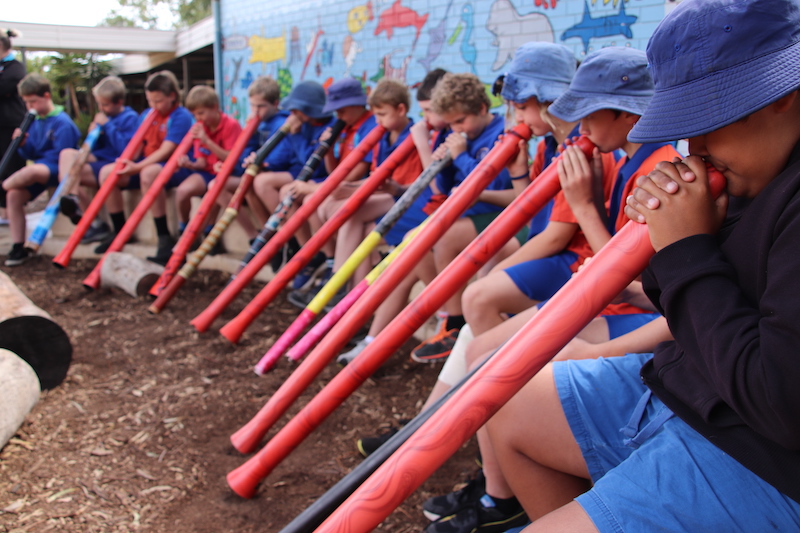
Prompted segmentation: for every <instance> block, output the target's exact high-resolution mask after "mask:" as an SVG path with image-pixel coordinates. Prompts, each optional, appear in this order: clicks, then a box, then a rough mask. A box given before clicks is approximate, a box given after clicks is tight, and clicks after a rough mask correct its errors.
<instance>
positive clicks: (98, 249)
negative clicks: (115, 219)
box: [94, 231, 117, 254]
mask: <svg viewBox="0 0 800 533" xmlns="http://www.w3.org/2000/svg"><path fill="white" fill-rule="evenodd" d="M116 236H117V234H116V233H114V232H113V231H112V232H111V233H109V234H108V236H107V237H106V238H105V239H103V240H102V241H100V244H98V245H97V246H95V247H94V253H96V254H104V253H106V252H107V251H108V248H109V246H111V243H112V242H114V239H115V238H116Z"/></svg>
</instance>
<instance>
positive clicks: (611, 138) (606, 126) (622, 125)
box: [580, 109, 638, 153]
mask: <svg viewBox="0 0 800 533" xmlns="http://www.w3.org/2000/svg"><path fill="white" fill-rule="evenodd" d="M637 118H638V117H636V115H632V114H631V113H626V112H624V111H621V112H620V113H619V115H617V113H616V112H615V111H613V110H611V109H601V110H599V111H595V112H594V113H592V114H591V115H588V116H585V117H583V119H581V128H580V133H581V135H586V136H587V137H589V140H591V141H592V142H593V143H594V144H596V145H597V148H598V149H599V150H600V151H601V152H603V153H608V152H613V151H614V150H616V149H618V148H621V147H623V146H625V144H626V143H627V142H628V132H630V131H631V128H632V127H633V124H634V123H635V122H636V119H637Z"/></svg>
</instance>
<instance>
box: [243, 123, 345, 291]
mask: <svg viewBox="0 0 800 533" xmlns="http://www.w3.org/2000/svg"><path fill="white" fill-rule="evenodd" d="M345 125H346V124H345V122H344V121H343V120H341V119H340V120H337V121H336V122H335V123H334V124H333V126H331V135H330V137H328V138H327V139H325V140H324V141H319V143H318V144H317V147H316V148H315V149H314V152H313V153H312V154H311V156H310V157H309V158H308V160H307V161H306V164H305V165H303V168H302V170H300V174H298V175H297V177H296V178H295V181H300V182H303V183H305V182H307V181H308V180H309V179H310V178H311V176H312V175H313V174H314V172H315V171H316V170H317V167H319V165H320V164H321V163H322V161H323V159H324V158H325V154H327V153H328V150H330V148H331V146H332V145H333V144H334V143H335V142H336V139H338V138H339V135H340V134H341V133H342V130H343V129H344V127H345ZM295 200H297V199H296V198H295V196H294V195H293V194H287V195H286V196H285V197H284V198H283V200H281V203H280V204H278V207H277V208H276V209H275V212H274V213H273V214H272V216H270V217H269V219H268V220H267V221H266V222H265V223H264V227H263V228H261V231H259V232H258V235H256V238H255V240H254V241H253V244H251V245H250V249H249V250H247V254H245V256H244V258H243V259H242V261H241V263H239V267H238V268H237V269H236V272H234V273H233V275H232V276H231V280H233V279H235V278H236V275H237V274H239V272H241V271H242V269H243V268H244V267H246V266H247V263H249V262H250V261H251V260H252V259H253V258H254V257H255V256H256V254H257V253H258V251H259V250H261V249H262V248H263V247H264V245H265V244H267V241H269V240H270V239H271V238H272V236H273V235H275V233H277V231H278V227H279V226H280V225H281V224H282V223H283V221H284V219H285V218H286V216H287V215H288V213H289V210H290V209H291V208H292V206H294V202H295Z"/></svg>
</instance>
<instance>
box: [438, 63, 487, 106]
mask: <svg viewBox="0 0 800 533" xmlns="http://www.w3.org/2000/svg"><path fill="white" fill-rule="evenodd" d="M491 105H492V104H491V102H490V101H489V96H488V95H487V94H486V87H484V86H483V82H481V80H479V79H478V77H477V76H475V75H474V74H450V73H448V74H445V75H444V76H442V79H441V80H439V83H437V84H436V87H434V88H433V91H432V93H431V109H433V112H434V113H436V114H437V115H441V114H446V113H452V112H454V111H460V112H462V113H468V114H470V115H479V114H480V113H481V112H482V111H488V110H489V108H490V107H491Z"/></svg>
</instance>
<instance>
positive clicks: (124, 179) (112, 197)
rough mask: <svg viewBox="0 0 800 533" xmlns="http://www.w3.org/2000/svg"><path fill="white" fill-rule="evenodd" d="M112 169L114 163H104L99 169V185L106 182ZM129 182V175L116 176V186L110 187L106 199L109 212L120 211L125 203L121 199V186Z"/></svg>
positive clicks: (125, 185)
mask: <svg viewBox="0 0 800 533" xmlns="http://www.w3.org/2000/svg"><path fill="white" fill-rule="evenodd" d="M113 170H114V165H106V166H104V167H103V168H101V169H100V186H102V185H103V183H105V182H106V180H107V179H108V177H109V176H110V175H111V172H112V171H113ZM128 183H130V177H129V176H119V177H118V178H117V186H116V187H114V188H113V189H111V192H110V193H109V195H108V199H107V200H106V209H107V210H108V212H109V213H122V212H123V210H124V209H125V205H124V203H123V201H122V188H123V187H127V186H128Z"/></svg>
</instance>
